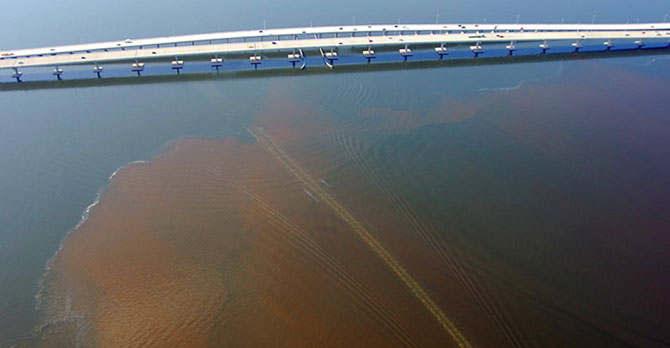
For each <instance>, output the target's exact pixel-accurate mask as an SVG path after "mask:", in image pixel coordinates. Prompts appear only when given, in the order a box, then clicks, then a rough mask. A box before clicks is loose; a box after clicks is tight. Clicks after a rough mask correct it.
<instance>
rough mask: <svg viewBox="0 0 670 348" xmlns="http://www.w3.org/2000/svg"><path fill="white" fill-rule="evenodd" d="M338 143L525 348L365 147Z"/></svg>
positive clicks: (507, 333) (516, 343) (515, 342)
mask: <svg viewBox="0 0 670 348" xmlns="http://www.w3.org/2000/svg"><path fill="white" fill-rule="evenodd" d="M336 141H337V143H338V144H339V145H340V146H341V147H342V149H343V150H344V151H345V152H346V154H347V155H348V156H349V158H350V159H351V160H352V161H353V163H354V164H355V165H356V166H357V167H358V168H359V169H360V170H361V172H362V173H363V174H364V175H365V176H366V177H367V178H368V179H370V181H372V183H373V184H374V186H375V187H376V188H377V189H378V190H379V191H380V192H381V193H382V194H383V195H384V196H385V197H386V198H387V199H388V201H389V202H390V203H391V205H392V206H393V208H394V209H395V210H396V212H397V213H398V214H399V215H400V216H401V217H402V218H403V219H404V220H405V222H407V224H408V225H409V226H410V227H411V228H412V230H414V232H416V233H417V234H418V235H419V236H421V238H422V239H423V240H424V241H425V242H426V243H427V244H428V245H429V246H430V248H431V249H433V250H434V251H435V252H436V253H437V255H438V256H439V257H440V259H441V260H442V261H443V262H444V264H445V266H446V267H447V268H448V269H449V270H450V271H451V272H452V274H454V275H455V276H456V278H457V279H458V280H459V281H460V282H461V284H462V285H463V286H464V287H465V288H466V289H467V290H468V292H469V293H470V295H471V296H472V298H473V299H475V301H477V303H478V304H479V305H480V306H481V307H482V308H483V309H484V311H485V312H486V313H487V314H488V316H489V317H490V318H491V319H492V320H493V321H494V323H495V325H496V326H497V328H498V329H499V330H500V331H501V333H502V334H503V335H504V336H505V338H506V339H507V340H508V342H509V343H510V344H511V345H512V346H514V347H524V346H525V344H524V343H523V338H522V334H521V333H519V332H516V330H514V328H513V325H511V324H510V323H509V319H508V318H506V317H505V315H504V314H503V313H502V311H501V309H500V308H499V306H498V305H497V304H496V303H495V301H493V300H491V299H489V298H488V297H487V296H486V294H485V291H484V290H483V289H482V286H481V284H479V282H478V281H477V280H476V279H475V278H474V277H473V276H471V275H469V274H468V272H467V271H466V269H465V267H464V266H463V262H462V261H461V260H459V258H458V257H457V256H456V255H457V254H458V253H457V251H456V250H453V249H450V248H448V247H447V246H445V245H443V243H441V242H440V238H438V237H437V236H435V235H433V233H431V228H430V227H429V226H427V225H426V224H425V223H424V219H422V218H420V217H419V215H418V214H417V213H416V212H415V211H414V210H413V209H412V207H411V205H410V204H408V203H407V199H405V198H404V197H402V196H401V194H400V193H397V192H396V191H395V190H393V189H392V188H391V185H390V184H389V183H388V182H387V181H386V179H385V178H384V177H383V176H382V175H378V174H377V173H379V172H383V171H379V170H375V169H374V168H373V167H372V166H371V165H370V164H369V163H368V162H367V161H365V160H364V159H363V158H362V156H360V153H362V152H363V151H362V150H361V147H362V145H360V144H355V143H353V141H352V139H350V138H345V137H342V136H340V135H339V134H338V135H336Z"/></svg>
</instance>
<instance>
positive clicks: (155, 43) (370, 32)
mask: <svg viewBox="0 0 670 348" xmlns="http://www.w3.org/2000/svg"><path fill="white" fill-rule="evenodd" d="M586 40H601V41H602V45H603V49H605V50H609V49H611V48H612V47H614V45H615V40H616V42H630V43H634V44H635V45H636V46H637V47H638V48H642V47H643V46H645V44H646V42H648V41H659V40H661V41H664V42H668V43H670V23H637V24H407V25H401V24H389V25H351V26H322V27H304V28H283V29H269V30H246V31H233V32H222V33H210V34H196V35H183V36H170V37H158V38H147V39H126V40H123V41H109V42H99V43H90V44H78V45H67V46H54V47H43V48H33V49H20V50H9V51H0V69H3V68H4V69H12V70H13V75H12V76H13V77H14V78H15V79H16V80H17V81H18V82H21V76H22V75H23V72H22V71H21V69H22V68H27V67H39V66H53V67H54V71H53V75H54V76H56V77H57V78H58V79H60V78H61V74H62V73H63V69H62V68H61V67H62V66H67V65H81V64H90V65H91V66H92V69H93V70H92V71H93V72H94V73H96V74H97V76H98V77H101V73H102V71H103V67H102V65H101V63H109V62H130V63H131V65H130V68H131V70H132V71H133V72H136V73H137V74H138V75H140V74H141V73H142V71H143V70H144V66H145V64H146V63H145V61H157V60H161V59H166V58H169V59H171V61H170V62H171V66H172V69H174V70H176V72H177V73H179V71H180V70H181V69H183V68H184V61H183V58H185V57H189V58H207V59H209V60H210V63H211V66H212V68H215V69H217V70H218V69H219V68H220V67H221V66H223V57H225V56H227V55H247V54H249V55H250V56H249V62H250V64H252V65H253V66H254V67H258V65H259V64H261V63H262V61H263V54H270V53H272V54H276V53H277V52H285V53H288V54H287V59H288V62H289V63H291V64H292V65H294V66H295V65H296V64H297V63H300V64H301V67H302V68H304V66H305V65H304V51H312V52H319V54H320V55H321V56H322V57H323V59H324V63H325V64H326V65H328V66H329V67H331V68H332V67H333V65H334V62H335V61H336V60H338V59H339V56H338V49H340V48H351V49H357V48H359V49H361V53H360V54H361V57H362V58H363V59H366V60H367V61H368V62H370V61H371V60H372V59H374V58H375V57H376V53H375V48H382V47H384V48H388V47H397V48H398V54H399V55H400V56H402V57H403V58H404V59H405V60H406V59H407V58H408V57H411V56H412V55H413V53H412V47H413V46H414V47H417V46H418V47H424V46H426V45H433V46H434V51H435V53H436V57H440V58H442V57H443V56H445V55H447V54H449V51H448V46H453V45H458V44H466V45H468V44H469V45H470V46H469V49H470V50H471V51H472V53H473V55H474V56H475V57H477V56H479V55H480V54H482V53H484V51H485V46H486V45H487V44H498V45H499V44H507V45H506V46H505V49H507V50H508V51H509V54H510V55H512V54H513V52H514V51H516V49H517V47H516V43H518V42H539V43H540V44H539V45H538V52H539V53H546V52H547V51H548V50H549V49H550V48H551V44H552V43H551V42H553V41H570V44H571V46H572V47H573V49H574V50H575V51H579V50H580V49H581V48H582V43H583V42H584V41H586Z"/></svg>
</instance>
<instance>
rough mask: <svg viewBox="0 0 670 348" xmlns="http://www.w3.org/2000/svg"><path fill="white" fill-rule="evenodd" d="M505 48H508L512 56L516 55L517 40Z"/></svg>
mask: <svg viewBox="0 0 670 348" xmlns="http://www.w3.org/2000/svg"><path fill="white" fill-rule="evenodd" d="M505 48H507V51H509V55H510V56H512V55H514V51H516V42H514V41H512V42H510V43H509V45H507V46H506V47H505Z"/></svg>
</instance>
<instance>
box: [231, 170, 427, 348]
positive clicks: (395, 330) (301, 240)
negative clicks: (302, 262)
mask: <svg viewBox="0 0 670 348" xmlns="http://www.w3.org/2000/svg"><path fill="white" fill-rule="evenodd" d="M230 184H231V186H233V187H234V188H235V189H237V190H238V191H239V192H240V193H242V194H243V195H244V196H246V197H247V198H248V199H249V200H250V201H251V202H253V203H254V205H255V206H256V207H258V208H259V209H261V210H262V211H263V212H265V213H266V214H267V215H268V216H269V217H270V218H271V220H270V222H271V223H272V225H274V226H275V227H277V228H278V229H279V230H281V231H283V232H284V233H286V235H285V237H286V238H284V240H285V241H286V242H287V243H289V244H291V245H292V246H293V247H295V248H296V249H298V250H302V251H304V252H306V253H307V255H308V256H309V257H310V258H311V259H312V261H314V262H315V263H316V264H319V265H320V266H321V267H322V269H323V270H325V271H326V272H328V273H329V274H330V275H331V276H332V278H331V279H334V280H336V281H337V282H338V284H339V285H340V286H341V287H343V288H344V289H346V290H348V291H349V292H350V293H351V294H353V296H352V297H353V298H352V300H353V301H352V302H354V303H356V304H357V305H358V307H359V308H362V309H363V310H365V311H366V312H368V313H369V314H371V315H372V316H373V317H377V318H378V319H380V320H381V322H382V323H383V324H384V325H385V327H386V328H387V329H389V330H388V331H389V332H390V334H391V335H392V336H395V337H396V339H397V340H398V341H400V342H402V343H403V346H405V347H418V345H417V344H416V342H414V341H413V340H412V338H411V337H410V336H409V335H408V334H407V332H406V331H405V330H404V329H403V328H402V327H401V326H400V325H399V324H398V322H397V321H396V320H395V319H394V318H393V316H392V315H391V314H390V313H389V312H388V311H387V310H386V308H384V306H383V305H382V304H380V303H379V301H377V300H376V299H375V297H374V296H373V294H371V293H370V291H369V290H368V289H366V288H365V287H364V286H363V285H362V284H361V283H360V282H359V281H357V280H356V279H355V278H354V277H353V276H352V275H351V274H350V273H349V272H348V271H347V270H346V269H345V268H344V267H343V266H342V265H341V264H340V263H339V262H337V260H335V258H334V257H333V256H332V255H330V254H329V253H328V252H327V251H326V250H325V249H323V248H322V247H321V246H320V245H319V244H318V243H317V242H316V241H314V240H313V239H312V238H311V237H310V236H309V233H308V232H307V231H306V230H305V229H304V228H303V227H301V226H299V225H298V224H297V223H295V222H294V221H292V220H290V219H289V217H287V216H286V215H284V214H283V213H281V212H280V211H279V210H278V209H277V208H275V207H273V206H271V205H270V204H269V203H268V202H266V201H264V200H263V199H262V198H260V197H259V196H258V195H257V194H255V193H254V192H252V191H251V190H249V189H248V188H247V187H244V186H242V185H240V184H237V183H230Z"/></svg>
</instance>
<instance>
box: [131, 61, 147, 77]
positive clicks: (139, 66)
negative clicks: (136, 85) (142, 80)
mask: <svg viewBox="0 0 670 348" xmlns="http://www.w3.org/2000/svg"><path fill="white" fill-rule="evenodd" d="M132 70H133V72H136V73H137V76H142V71H144V63H140V62H138V61H137V60H135V63H133V65H132Z"/></svg>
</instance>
